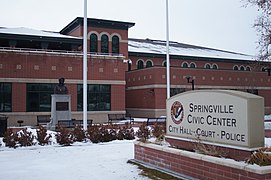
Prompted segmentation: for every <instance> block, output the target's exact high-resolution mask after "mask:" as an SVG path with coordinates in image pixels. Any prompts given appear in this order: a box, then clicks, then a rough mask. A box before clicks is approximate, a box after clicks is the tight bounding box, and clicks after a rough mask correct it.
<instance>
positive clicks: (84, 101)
mask: <svg viewBox="0 0 271 180" xmlns="http://www.w3.org/2000/svg"><path fill="white" fill-rule="evenodd" d="M83 39H84V42H83V51H84V56H83V129H84V130H87V119H88V118H87V112H88V110H87V75H88V73H87V69H88V63H87V0H84V36H83Z"/></svg>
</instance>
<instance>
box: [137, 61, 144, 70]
mask: <svg viewBox="0 0 271 180" xmlns="http://www.w3.org/2000/svg"><path fill="white" fill-rule="evenodd" d="M143 68H144V62H143V61H142V60H138V61H137V69H143Z"/></svg>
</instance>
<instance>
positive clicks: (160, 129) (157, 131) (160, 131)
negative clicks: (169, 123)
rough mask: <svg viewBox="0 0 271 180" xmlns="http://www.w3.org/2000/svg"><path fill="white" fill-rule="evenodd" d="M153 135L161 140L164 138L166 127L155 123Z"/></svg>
mask: <svg viewBox="0 0 271 180" xmlns="http://www.w3.org/2000/svg"><path fill="white" fill-rule="evenodd" d="M152 134H153V136H154V137H156V138H161V136H164V134H165V125H159V124H158V123H155V124H154V126H153V129H152Z"/></svg>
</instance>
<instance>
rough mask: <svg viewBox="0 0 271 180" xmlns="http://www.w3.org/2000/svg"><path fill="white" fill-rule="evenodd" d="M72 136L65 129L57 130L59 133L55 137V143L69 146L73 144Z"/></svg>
mask: <svg viewBox="0 0 271 180" xmlns="http://www.w3.org/2000/svg"><path fill="white" fill-rule="evenodd" d="M73 137H74V136H73V134H72V133H71V132H70V131H69V130H68V129H67V128H62V127H60V128H59V132H58V133H57V135H56V141H57V143H59V144H60V145H63V146H70V145H71V144H72V143H73Z"/></svg>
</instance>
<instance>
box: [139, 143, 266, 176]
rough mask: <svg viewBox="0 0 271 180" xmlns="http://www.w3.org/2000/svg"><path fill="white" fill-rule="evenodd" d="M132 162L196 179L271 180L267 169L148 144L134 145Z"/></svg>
mask: <svg viewBox="0 0 271 180" xmlns="http://www.w3.org/2000/svg"><path fill="white" fill-rule="evenodd" d="M134 146H135V151H134V153H135V154H134V158H135V161H137V162H139V163H142V164H146V165H150V166H153V167H157V168H158V169H162V170H163V171H166V172H174V174H175V175H179V176H180V177H182V176H183V177H191V179H193V178H197V179H214V180H215V179H217V180H220V179H223V180H236V179H249V180H261V179H271V167H270V166H263V167H260V166H258V165H249V164H246V163H244V162H238V161H235V160H233V159H224V158H217V157H212V156H207V155H202V154H197V153H194V152H189V151H184V150H179V149H175V148H170V147H165V146H160V145H156V144H151V143H142V142H136V143H135V145H134Z"/></svg>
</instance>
